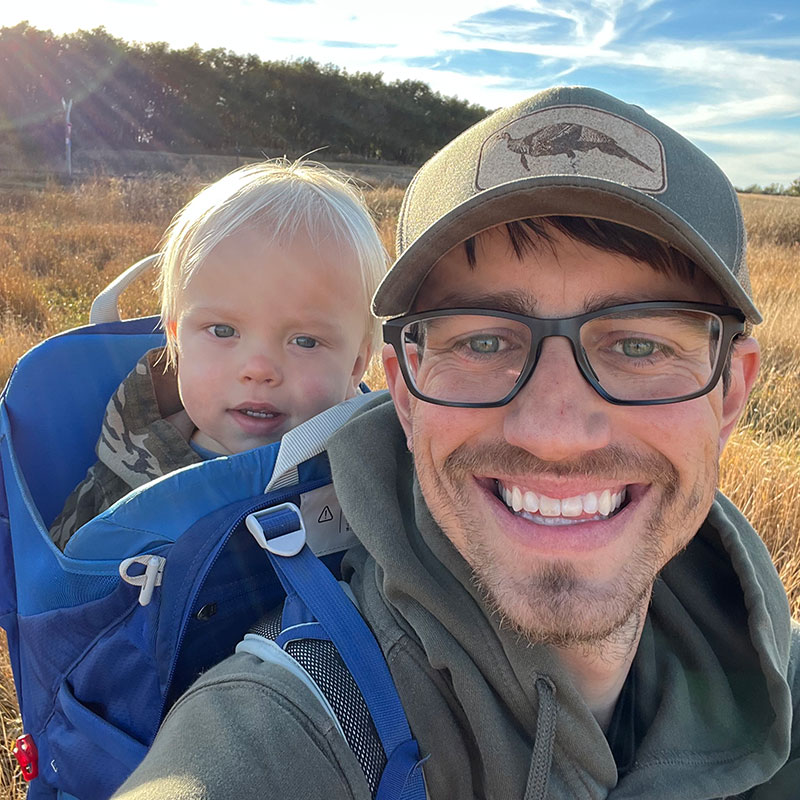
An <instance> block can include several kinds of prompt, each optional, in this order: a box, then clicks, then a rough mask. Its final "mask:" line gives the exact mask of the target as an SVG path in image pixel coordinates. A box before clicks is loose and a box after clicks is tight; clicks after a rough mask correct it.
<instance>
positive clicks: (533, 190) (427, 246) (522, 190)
mask: <svg viewBox="0 0 800 800" xmlns="http://www.w3.org/2000/svg"><path fill="white" fill-rule="evenodd" d="M541 216H569V217H592V218H595V219H605V220H608V221H610V222H617V223H619V224H621V225H627V226H628V227H630V228H636V229H637V230H640V231H643V232H644V233H648V234H650V235H651V236H654V237H656V238H657V239H661V240H662V241H664V242H666V243H667V244H669V245H671V246H672V247H674V248H675V249H676V250H679V251H680V252H681V253H683V254H684V255H686V256H688V257H689V258H690V259H692V261H694V262H695V263H696V264H697V266H698V267H700V268H701V269H702V270H703V271H704V272H705V273H706V274H707V275H708V276H709V277H710V278H711V279H712V280H713V281H714V283H716V284H717V286H719V288H720V290H721V291H722V293H723V295H724V296H725V299H726V300H727V302H729V303H730V304H731V305H733V306H734V307H736V308H740V309H741V310H742V312H743V313H744V315H745V317H746V318H747V319H748V321H749V322H751V323H753V324H758V323H759V322H761V314H760V313H759V312H758V309H757V308H756V307H755V305H753V302H752V300H751V299H750V298H749V297H748V295H747V292H745V290H744V289H743V288H742V286H741V284H740V283H739V282H738V281H737V280H736V278H735V277H734V276H733V274H732V273H731V272H730V270H729V269H728V268H727V267H726V266H725V263H724V262H723V260H722V259H721V258H720V257H719V255H718V254H717V253H716V251H715V250H714V249H713V248H712V247H711V246H710V245H709V244H708V242H706V240H705V239H704V238H703V237H702V236H700V234H698V233H697V232H696V231H695V230H694V228H692V226H691V225H689V223H688V222H686V220H685V219H683V218H682V217H680V216H679V215H678V214H676V213H674V212H673V211H671V210H670V209H668V208H667V207H666V206H664V205H663V204H662V203H660V202H659V201H658V200H657V199H655V197H653V196H650V195H647V194H644V193H642V192H640V191H637V190H636V189H631V188H629V187H628V186H624V185H622V184H619V183H614V182H612V181H606V180H602V179H599V178H589V177H585V176H581V175H548V176H543V177H535V178H521V179H519V180H516V181H510V182H508V183H503V184H501V185H499V186H496V187H494V188H491V189H487V190H486V191H483V192H480V193H478V194H476V195H474V196H473V197H471V198H470V199H469V200H466V201H465V202H463V203H462V204H461V205H459V206H456V207H455V208H454V209H452V210H451V211H450V212H448V213H447V214H445V215H444V216H443V217H440V218H439V219H438V220H437V221H436V222H435V223H434V224H433V225H431V226H430V227H429V228H428V229H427V230H425V231H424V232H423V233H422V234H421V235H420V236H419V237H417V239H416V240H415V241H414V242H413V243H412V244H411V246H410V247H408V249H407V250H406V251H405V252H404V253H403V254H402V255H401V256H400V257H399V258H398V259H397V261H396V262H395V263H394V265H393V266H392V268H391V269H390V270H389V272H388V273H387V274H386V277H385V278H384V279H383V281H382V282H381V285H380V286H379V287H378V290H377V291H376V293H375V297H374V299H373V310H374V312H375V314H376V315H377V316H380V317H390V316H397V315H398V314H405V313H407V312H408V311H409V310H410V309H411V307H412V304H413V302H414V299H415V297H416V295H417V292H418V291H419V288H420V286H421V285H422V283H423V281H424V280H425V277H426V276H427V274H428V273H429V272H430V271H431V269H432V268H433V266H434V264H435V263H436V262H437V261H438V260H439V258H441V257H442V256H443V255H444V254H445V253H446V252H447V251H448V250H450V249H452V248H453V247H455V246H456V245H457V244H460V243H461V242H463V241H464V240H465V239H468V238H469V237H470V236H474V235H476V234H477V233H480V232H481V231H484V230H486V229H487V228H491V227H494V226H495V225H500V224H502V223H504V222H510V221H511V220H517V219H526V218H528V217H541Z"/></svg>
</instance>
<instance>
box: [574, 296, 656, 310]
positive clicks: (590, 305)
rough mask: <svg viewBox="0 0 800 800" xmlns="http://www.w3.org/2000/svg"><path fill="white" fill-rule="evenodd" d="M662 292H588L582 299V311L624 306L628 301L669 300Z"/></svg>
mask: <svg viewBox="0 0 800 800" xmlns="http://www.w3.org/2000/svg"><path fill="white" fill-rule="evenodd" d="M669 299H670V298H666V297H664V296H663V294H656V293H650V292H637V293H636V294H635V295H634V294H623V293H621V292H608V293H604V294H590V295H589V296H588V297H587V298H586V299H585V300H584V301H583V313H585V314H588V313H590V312H591V311H600V310H601V309H604V308H610V307H611V306H624V305H628V304H629V303H648V302H653V301H657V300H669Z"/></svg>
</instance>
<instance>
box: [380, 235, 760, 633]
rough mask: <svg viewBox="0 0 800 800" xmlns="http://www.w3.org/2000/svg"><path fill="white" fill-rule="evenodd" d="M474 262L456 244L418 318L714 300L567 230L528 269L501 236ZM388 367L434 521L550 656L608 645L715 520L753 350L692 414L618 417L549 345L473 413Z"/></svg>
mask: <svg viewBox="0 0 800 800" xmlns="http://www.w3.org/2000/svg"><path fill="white" fill-rule="evenodd" d="M476 255H477V264H476V265H475V266H474V267H471V266H470V265H469V264H468V262H467V258H466V254H465V251H464V248H463V247H461V246H459V247H456V248H454V249H453V250H451V251H450V252H449V253H448V254H447V255H445V256H444V257H443V258H442V259H440V261H439V262H438V263H437V265H436V267H435V268H434V269H433V271H432V272H431V274H430V275H429V277H428V278H427V279H426V281H425V283H424V284H423V286H422V288H421V291H420V293H419V295H418V298H417V302H416V309H417V310H420V311H423V310H432V309H439V308H455V307H459V306H479V307H482V308H508V307H509V304H511V305H513V306H515V310H518V311H520V312H521V313H527V314H530V315H533V316H538V317H567V316H572V315H575V314H579V313H582V312H584V311H586V310H587V308H588V307H589V306H591V307H605V306H611V305H615V304H620V303H626V302H638V301H645V300H675V301H700V302H720V298H719V295H718V294H717V293H716V291H715V289H714V287H713V285H712V284H711V283H710V282H709V281H707V280H706V279H704V278H703V277H698V279H697V280H696V281H694V282H693V283H692V284H689V283H686V282H684V281H683V280H682V279H681V278H679V277H677V276H671V275H670V276H668V275H663V274H659V273H657V272H655V271H654V270H653V269H652V268H651V267H649V266H647V265H643V264H641V263H638V262H636V261H633V260H632V259H630V258H627V257H624V256H618V255H614V254H611V253H607V252H602V251H600V250H596V249H594V248H592V247H589V246H587V245H584V244H580V243H578V242H575V241H573V240H570V239H568V238H566V237H565V236H563V235H561V234H558V233H554V244H553V247H552V248H551V247H550V246H548V245H547V244H543V245H541V246H540V247H538V248H537V249H536V252H533V253H529V254H526V255H524V256H522V257H521V258H518V257H517V256H516V255H515V254H514V252H513V250H512V249H511V247H510V244H509V241H508V238H507V235H506V233H505V229H504V227H501V228H495V229H492V230H491V231H488V232H486V233H484V234H481V235H480V236H479V237H478V241H477V248H476ZM384 355H385V362H386V370H387V376H388V379H389V386H390V389H391V390H392V395H393V398H394V400H395V405H396V407H397V409H398V415H399V417H400V419H401V422H402V424H403V426H404V428H405V431H406V434H407V436H408V439H409V446H410V447H411V448H412V449H413V453H414V460H415V464H416V469H417V473H418V478H419V482H420V486H421V489H422V492H423V494H424V496H425V499H426V502H427V504H428V506H429V508H430V510H431V513H432V514H433V516H434V518H435V519H436V521H437V523H438V524H439V526H440V527H441V529H442V530H443V531H444V533H445V535H446V536H447V537H448V538H449V539H450V541H451V542H452V544H453V545H454V546H455V548H456V549H457V550H458V551H459V553H460V554H461V555H462V556H463V557H464V559H465V560H466V561H467V562H468V563H469V565H470V566H471V568H472V570H473V572H474V575H475V579H476V581H477V582H478V584H479V586H480V587H481V589H482V591H483V592H484V594H485V596H486V597H487V599H488V601H489V603H490V604H491V605H492V606H493V607H494V608H495V609H496V610H497V611H498V613H499V614H500V615H501V616H502V618H503V619H504V621H505V622H506V623H507V624H510V625H512V626H513V627H515V628H517V629H519V630H520V631H522V632H524V633H525V635H527V636H528V637H529V638H531V639H533V640H538V641H545V642H550V643H554V644H571V643H576V642H591V641H598V640H601V639H604V638H606V637H607V636H609V635H611V634H612V633H613V632H614V631H616V630H618V629H620V628H621V627H622V626H623V625H625V623H626V622H628V621H629V620H631V619H633V618H634V617H636V616H637V615H638V614H639V613H640V612H641V611H642V610H643V609H644V607H646V603H647V601H648V598H649V594H650V591H651V588H652V584H653V581H654V579H655V577H656V575H657V573H658V571H659V570H660V569H661V568H662V567H663V566H664V564H666V562H667V561H668V560H669V559H671V558H672V557H673V556H674V555H675V554H676V553H677V552H679V551H680V550H681V549H682V548H683V547H685V546H686V544H687V543H688V542H689V540H690V539H691V538H692V536H693V535H694V534H695V532H696V531H697V529H698V527H699V526H700V524H701V522H702V521H703V518H704V517H705V515H706V513H707V512H708V509H709V507H710V505H711V502H712V499H713V495H714V490H715V488H716V484H717V473H718V460H719V454H720V452H721V449H722V446H723V444H724V442H725V440H726V439H727V436H728V435H729V433H730V431H731V429H732V428H733V425H734V424H735V421H736V419H737V418H738V415H739V413H740V412H741V409H742V407H743V404H744V402H745V400H746V397H747V393H748V391H749V387H750V385H751V383H752V380H753V379H754V377H755V373H756V371H757V364H758V354H757V346H756V345H755V342H754V341H753V340H747V341H746V342H745V343H743V344H742V345H740V346H739V347H738V348H737V353H736V355H735V356H734V359H733V365H732V373H731V387H730V390H729V392H728V393H727V395H725V396H724V397H723V391H722V386H721V383H720V385H718V386H717V387H716V388H715V389H714V390H713V391H712V392H711V393H710V394H708V395H705V396H703V397H699V398H696V399H695V400H690V401H686V402H682V403H676V404H671V405H665V406H639V407H630V406H615V405H612V404H610V403H608V402H606V401H605V400H603V399H602V398H601V397H600V396H599V395H598V394H596V392H595V391H594V390H593V389H592V388H591V386H590V385H589V384H588V383H587V382H586V380H585V379H584V378H583V377H582V376H581V374H580V372H579V371H578V367H577V365H576V364H575V361H574V357H573V355H572V351H571V349H570V345H569V342H568V341H567V340H565V339H562V338H557V337H552V338H549V339H546V340H545V341H544V343H543V346H542V351H541V356H540V359H539V362H538V364H537V366H536V369H535V371H534V373H533V375H532V377H531V378H530V380H529V382H528V383H527V385H526V386H525V387H524V388H523V389H522V390H521V391H520V393H519V394H518V395H517V396H516V397H515V398H514V400H512V401H511V403H509V404H508V405H506V406H503V407H500V408H483V409H464V408H451V407H442V406H436V405H432V404H430V403H425V402H422V401H419V400H416V399H415V398H413V397H411V396H410V395H409V394H408V392H407V390H406V388H405V384H404V383H403V379H402V377H401V376H400V375H399V370H398V368H397V361H396V359H395V357H394V355H393V353H391V352H390V351H389V349H388V348H387V351H386V352H385V354H384ZM557 501H558V502H557ZM609 504H610V506H611V507H610V508H609ZM615 505H618V507H617V508H614V506H615ZM526 507H527V508H528V509H535V510H534V511H526V510H525V509H526ZM515 508H516V509H517V510H516V511H515V510H514V509H515ZM559 509H560V511H559ZM603 512H606V513H603Z"/></svg>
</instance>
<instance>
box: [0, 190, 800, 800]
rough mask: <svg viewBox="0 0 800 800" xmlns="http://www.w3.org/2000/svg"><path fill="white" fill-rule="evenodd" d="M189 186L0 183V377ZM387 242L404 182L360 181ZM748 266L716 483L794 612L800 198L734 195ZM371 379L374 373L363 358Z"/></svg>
mask: <svg viewBox="0 0 800 800" xmlns="http://www.w3.org/2000/svg"><path fill="white" fill-rule="evenodd" d="M198 188H199V184H198V183H197V180H196V179H192V178H191V177H188V176H178V177H163V178H149V179H147V180H146V181H145V180H125V179H120V178H103V179H97V180H94V181H91V182H88V183H84V184H82V185H79V186H74V187H62V186H59V185H56V184H53V185H49V186H47V187H46V188H45V190H44V191H38V190H30V189H19V190H6V191H0V264H2V265H3V266H2V267H0V382H5V380H6V378H7V377H8V375H9V374H10V372H11V369H12V367H13V364H14V362H15V361H16V359H17V358H18V357H19V356H20V355H21V354H22V353H23V352H24V351H25V350H27V349H28V348H29V347H30V346H32V345H33V344H35V343H36V342H38V341H40V340H41V339H43V338H44V337H46V336H49V335H52V334H54V333H57V332H58V331H61V330H64V329H66V328H69V327H74V326H76V325H81V324H84V323H85V322H86V321H87V319H88V313H89V306H90V304H91V301H92V299H93V298H94V296H95V295H96V294H97V292H98V291H99V290H100V289H101V288H103V287H104V286H105V285H106V284H107V283H108V282H109V281H111V280H112V279H113V278H114V277H115V276H116V275H117V274H118V273H119V272H120V271H121V270H122V269H124V268H125V267H127V266H128V265H129V264H131V263H133V262H134V261H136V260H138V259H139V258H141V257H143V256H144V255H147V254H149V253H151V252H154V250H155V249H156V247H157V245H158V242H159V239H160V237H161V234H162V232H163V231H164V229H165V227H166V226H167V224H168V223H169V221H170V219H171V217H172V215H173V214H174V213H175V211H177V210H178V208H180V206H181V205H183V204H184V203H185V202H186V201H187V200H188V199H189V198H190V197H191V196H192V195H193V194H194V193H195V192H196V191H197V189H198ZM365 194H366V197H367V201H368V203H369V204H370V207H371V208H372V210H373V213H374V215H375V218H376V220H377V222H378V225H379V227H380V230H381V235H382V238H383V240H384V242H385V244H386V246H387V249H388V250H389V251H390V252H392V251H393V240H394V228H395V224H396V217H397V211H398V208H399V204H400V199H401V196H402V191H401V190H400V189H398V188H395V187H381V188H376V189H367V190H366V191H365ZM742 205H743V208H744V213H745V219H746V223H747V229H748V236H749V241H750V254H749V262H750V270H751V275H752V282H753V287H754V291H755V295H756V298H757V301H758V304H759V306H760V308H761V310H762V312H763V314H764V317H765V319H766V322H765V323H764V324H763V325H762V326H760V327H759V329H758V331H757V334H758V338H759V340H760V342H761V345H762V351H763V362H762V363H763V366H762V374H761V378H760V380H759V383H758V386H757V387H756V390H755V391H754V392H753V396H752V398H751V401H750V403H749V405H748V408H747V411H746V413H745V415H744V418H743V420H742V423H741V425H740V427H739V428H738V430H737V431H736V433H735V434H734V435H733V437H732V439H731V441H730V443H729V444H728V447H727V449H726V451H725V454H724V457H723V463H722V471H721V483H722V488H723V490H724V491H725V492H726V493H727V494H728V495H729V496H730V497H731V498H732V499H733V500H734V502H735V503H736V504H737V505H738V506H739V507H740V508H741V509H742V510H743V511H744V512H745V514H746V515H747V516H748V518H749V519H750V520H751V522H752V523H753V525H754V527H755V528H756V529H757V530H758V531H760V533H761V534H762V536H763V537H764V540H765V542H766V543H767V546H768V547H769V549H770V552H771V553H772V556H773V558H774V560H775V563H776V565H777V567H778V570H779V572H780V574H781V578H782V579H783V582H784V585H785V586H786V590H787V593H788V595H789V598H790V603H791V607H792V611H793V614H794V615H795V616H796V617H800V535H798V531H800V274H798V270H799V269H800V200H798V199H793V198H783V197H767V196H758V195H746V196H743V197H742ZM157 307H158V303H157V300H156V298H155V295H154V294H153V291H152V288H151V286H150V283H149V281H146V280H142V281H139V282H138V284H137V285H134V286H133V287H131V288H130V289H129V290H128V292H127V293H126V295H125V296H124V298H123V303H122V312H123V315H124V316H138V315H142V314H149V313H155V312H156V310H157ZM369 379H370V383H371V385H373V386H377V385H381V384H382V380H383V378H382V374H381V373H380V371H379V369H377V368H373V369H372V371H371V374H370V378H369ZM0 649H1V650H2V656H0V725H1V726H2V736H3V740H4V741H5V742H10V741H13V739H14V738H15V737H16V736H17V735H19V733H20V729H21V723H20V720H19V715H18V712H17V708H16V701H15V696H14V689H13V682H12V679H11V673H10V667H9V664H8V658H7V654H6V651H5V647H2V648H0ZM23 796H24V787H23V785H22V783H21V778H20V777H19V773H18V770H17V769H16V765H15V764H14V762H13V760H12V759H11V758H10V757H9V756H7V755H6V754H5V753H2V752H0V797H5V798H11V799H12V800H17V799H18V798H21V797H23Z"/></svg>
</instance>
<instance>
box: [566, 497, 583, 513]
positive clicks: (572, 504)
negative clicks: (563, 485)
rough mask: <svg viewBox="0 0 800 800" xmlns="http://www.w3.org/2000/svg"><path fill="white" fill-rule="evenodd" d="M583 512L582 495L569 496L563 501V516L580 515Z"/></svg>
mask: <svg viewBox="0 0 800 800" xmlns="http://www.w3.org/2000/svg"><path fill="white" fill-rule="evenodd" d="M581 514H583V500H581V498H580V497H567V498H565V499H564V500H562V501H561V516H563V517H579V516H580V515H581Z"/></svg>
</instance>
